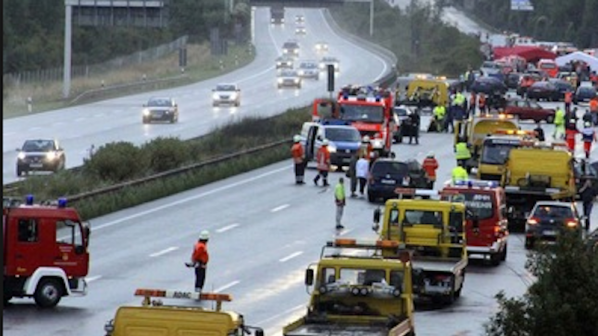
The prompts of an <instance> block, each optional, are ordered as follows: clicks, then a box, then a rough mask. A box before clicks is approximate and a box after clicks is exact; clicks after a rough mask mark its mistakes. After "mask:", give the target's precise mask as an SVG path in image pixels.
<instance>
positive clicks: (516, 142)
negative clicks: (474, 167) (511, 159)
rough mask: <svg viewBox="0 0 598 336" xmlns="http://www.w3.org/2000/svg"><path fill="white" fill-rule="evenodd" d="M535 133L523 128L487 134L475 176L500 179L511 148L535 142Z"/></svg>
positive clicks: (489, 179)
mask: <svg viewBox="0 0 598 336" xmlns="http://www.w3.org/2000/svg"><path fill="white" fill-rule="evenodd" d="M536 143H537V142H536V133H535V132H534V131H524V130H513V129H510V130H503V129H501V130H497V131H495V132H494V134H492V135H489V136H487V137H486V138H485V139H484V141H483V143H482V150H481V154H480V155H479V162H478V171H477V177H478V179H480V180H485V181H500V179H501V177H502V173H503V171H504V165H505V162H506V161H507V158H508V156H509V152H510V151H511V149H513V148H519V147H522V146H531V145H534V144H536Z"/></svg>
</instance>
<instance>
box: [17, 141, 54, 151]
mask: <svg viewBox="0 0 598 336" xmlns="http://www.w3.org/2000/svg"><path fill="white" fill-rule="evenodd" d="M51 150H54V142H53V141H52V140H27V141H25V143H24V144H23V148H22V151H23V152H48V151H51Z"/></svg>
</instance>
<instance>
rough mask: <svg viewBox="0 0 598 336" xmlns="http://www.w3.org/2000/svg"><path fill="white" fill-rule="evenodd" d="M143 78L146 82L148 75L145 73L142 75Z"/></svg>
mask: <svg viewBox="0 0 598 336" xmlns="http://www.w3.org/2000/svg"><path fill="white" fill-rule="evenodd" d="M141 80H143V81H144V82H145V81H147V76H146V75H145V74H143V76H142V77H141Z"/></svg>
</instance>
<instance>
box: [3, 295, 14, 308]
mask: <svg viewBox="0 0 598 336" xmlns="http://www.w3.org/2000/svg"><path fill="white" fill-rule="evenodd" d="M10 300H12V295H10V294H6V293H4V305H5V306H6V305H7V304H8V303H9V302H10Z"/></svg>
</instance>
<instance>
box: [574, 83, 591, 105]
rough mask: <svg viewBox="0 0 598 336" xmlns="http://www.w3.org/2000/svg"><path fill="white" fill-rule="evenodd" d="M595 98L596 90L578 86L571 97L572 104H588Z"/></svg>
mask: <svg viewBox="0 0 598 336" xmlns="http://www.w3.org/2000/svg"><path fill="white" fill-rule="evenodd" d="M594 97H596V89H594V88H593V87H591V86H580V87H579V88H578V89H577V91H576V92H575V95H574V96H573V103H574V104H579V103H588V102H589V101H590V100H592V99H593V98H594Z"/></svg>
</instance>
